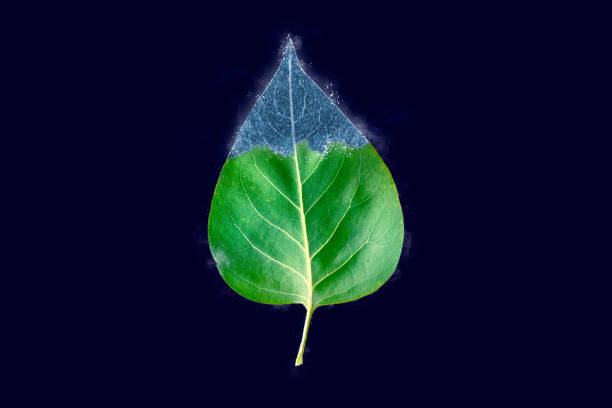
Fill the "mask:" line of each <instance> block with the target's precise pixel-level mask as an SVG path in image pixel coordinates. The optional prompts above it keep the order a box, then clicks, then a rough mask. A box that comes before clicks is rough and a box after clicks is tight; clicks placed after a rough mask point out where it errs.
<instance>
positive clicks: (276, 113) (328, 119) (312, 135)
mask: <svg viewBox="0 0 612 408" xmlns="http://www.w3.org/2000/svg"><path fill="white" fill-rule="evenodd" d="M302 140H306V141H307V142H308V145H309V146H310V148H311V149H312V150H317V151H320V152H323V151H325V147H326V146H327V145H328V144H329V143H332V142H344V143H345V145H347V146H352V147H356V148H358V147H362V146H364V145H366V144H367V143H368V141H367V140H366V138H365V137H364V136H363V134H362V133H361V132H360V131H359V129H357V128H356V127H355V125H353V124H352V123H351V122H350V121H349V120H348V118H347V117H346V116H345V115H344V114H343V113H342V112H341V111H340V109H338V107H337V106H336V105H335V104H334V103H333V101H332V100H331V99H330V98H329V97H328V96H327V95H326V94H325V93H324V92H323V91H322V90H321V88H319V87H318V86H317V84H316V83H315V82H314V81H313V80H312V79H310V77H309V76H308V75H307V74H306V72H304V70H303V69H302V67H301V66H300V63H299V60H298V58H297V55H296V53H295V48H294V46H293V42H292V41H291V39H289V41H288V43H287V47H286V48H285V52H284V57H283V60H282V61H281V63H280V66H279V67H278V70H277V71H276V73H275V74H274V76H273V77H272V80H271V81H270V83H269V84H268V86H267V87H266V89H265V90H264V92H263V93H262V94H261V96H260V97H259V98H258V99H257V101H256V102H255V106H253V109H252V110H251V112H250V113H249V115H248V116H247V118H246V120H245V121H244V124H243V125H242V127H241V128H240V130H239V132H238V136H237V138H236V141H235V142H234V146H233V147H232V150H231V151H230V157H236V156H238V155H240V154H241V153H244V152H248V151H250V150H251V149H252V148H253V147H254V146H262V147H269V148H270V149H271V150H273V151H274V152H276V153H279V154H283V155H285V156H289V155H292V154H293V150H294V146H295V145H296V144H297V143H299V142H301V141H302Z"/></svg>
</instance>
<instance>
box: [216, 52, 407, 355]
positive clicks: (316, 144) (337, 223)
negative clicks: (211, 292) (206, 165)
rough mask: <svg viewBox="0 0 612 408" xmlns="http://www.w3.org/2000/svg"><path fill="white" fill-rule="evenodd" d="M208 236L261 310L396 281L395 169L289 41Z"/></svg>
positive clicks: (222, 184) (345, 297)
mask: <svg viewBox="0 0 612 408" xmlns="http://www.w3.org/2000/svg"><path fill="white" fill-rule="evenodd" d="M208 235H209V242H210V249H211V252H212V255H213V257H214V259H215V261H216V263H217V268H218V269H219V272H220V273H221V276H222V277H223V279H224V280H225V282H227V284H228V285H229V286H230V287H231V288H232V289H234V290H235V291H236V292H238V293H239V294H240V295H242V296H244V297H245V298H247V299H250V300H252V301H255V302H260V303H266V304H273V305H283V304H291V303H299V304H302V305H304V306H305V307H306V319H305V322H304V331H303V335H302V341H301V343H300V348H299V351H298V356H297V359H296V363H295V364H296V365H300V364H302V359H303V353H304V347H305V344H306V337H307V334H308V328H309V325H310V320H311V318H312V314H313V312H314V311H315V309H316V308H317V307H319V306H323V305H331V304H336V303H344V302H350V301H353V300H356V299H359V298H361V297H363V296H365V295H368V294H370V293H372V292H374V291H376V290H377V289H378V288H379V287H380V286H381V285H382V284H383V283H384V282H386V281H387V279H389V277H390V276H391V275H392V273H393V271H394V270H395V268H396V266H397V262H398V260H399V256H400V252H401V249H402V242H403V235H404V227H403V217H402V211H401V207H400V203H399V198H398V195H397V190H396V188H395V184H394V182H393V179H392V177H391V174H390V173H389V170H388V169H387V167H386V166H385V164H384V163H383V161H382V160H381V158H380V156H379V155H378V154H377V153H376V151H375V150H374V148H373V147H372V145H371V144H369V143H368V141H367V140H366V138H365V137H364V136H363V135H362V134H361V132H360V131H359V130H358V129H357V128H356V127H355V126H354V125H353V124H352V123H351V122H350V121H349V120H348V119H347V118H346V116H344V114H343V113H342V112H341V111H340V110H339V109H338V108H337V107H336V106H335V105H334V103H333V102H332V101H331V100H330V99H329V98H328V97H327V95H326V94H325V93H324V92H323V91H322V90H321V89H320V88H319V87H318V86H317V85H316V84H315V83H314V82H313V81H312V80H311V79H310V78H309V77H308V75H307V74H306V73H305V72H304V71H303V69H302V68H301V66H300V64H299V61H298V59H297V56H296V54H295V49H294V47H293V44H292V43H291V40H289V43H288V45H287V48H286V50H285V55H284V57H283V60H282V62H281V63H280V66H279V68H278V70H277V71H276V73H275V74H274V77H273V78H272V80H271V81H270V83H269V85H268V87H267V88H266V89H265V91H264V92H263V93H262V95H261V96H260V97H259V98H258V100H257V102H256V103H255V106H254V107H253V109H252V110H251V112H250V113H249V115H248V117H247V118H246V120H245V122H244V124H243V126H242V127H241V129H240V131H239V133H238V136H237V139H236V141H235V143H234V146H233V147H232V150H231V152H230V156H229V157H228V159H227V161H226V163H225V164H224V166H223V169H222V170H221V175H220V176H219V181H218V183H217V186H216V189H215V193H214V196H213V200H212V205H211V210H210V215H209V221H208Z"/></svg>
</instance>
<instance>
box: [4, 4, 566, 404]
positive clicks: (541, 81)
mask: <svg viewBox="0 0 612 408" xmlns="http://www.w3.org/2000/svg"><path fill="white" fill-rule="evenodd" d="M26 15H27V16H28V18H29V22H30V23H31V26H30V27H36V29H35V30H30V29H25V28H22V29H21V31H17V34H16V36H17V37H19V38H20V39H21V40H24V41H26V42H28V43H29V44H30V45H29V46H28V47H23V48H20V53H21V56H22V57H23V58H26V57H32V56H33V57H34V58H33V60H34V62H33V63H32V64H26V63H24V64H23V68H22V74H25V75H26V76H27V77H29V79H30V80H29V85H28V87H24V88H23V92H22V93H21V97H22V98H23V100H24V101H25V100H28V103H34V104H36V105H38V106H39V107H44V108H45V109H43V111H44V113H42V114H41V116H39V117H38V118H39V120H40V122H39V123H41V124H44V126H45V127H46V128H47V129H48V131H47V132H46V133H45V135H48V137H47V138H45V140H44V141H41V142H40V143H41V144H40V145H39V147H42V149H40V151H39V153H36V155H37V158H39V159H40V160H39V162H38V165H39V167H37V168H36V169H30V170H29V171H30V172H32V173H35V174H36V177H38V178H40V179H42V180H43V181H44V183H43V185H44V186H45V187H44V188H45V190H44V194H45V197H46V201H45V203H46V205H45V207H46V210H48V211H49V213H50V214H53V216H51V217H49V218H48V219H47V220H46V222H50V223H51V225H50V226H49V227H48V228H47V227H45V231H47V232H52V233H51V234H50V235H49V234H46V235H45V236H46V237H49V236H50V238H46V239H47V240H49V241H52V242H51V243H50V244H49V245H42V248H41V249H40V251H41V252H39V253H40V254H41V255H40V256H41V260H42V259H44V260H51V261H56V262H55V264H54V265H56V266H53V267H52V268H51V267H48V269H44V270H46V271H48V273H44V274H43V277H42V278H41V279H36V280H32V282H31V283H30V286H29V290H30V291H31V294H34V297H35V298H36V299H37V303H26V302H24V304H23V306H21V309H19V310H20V312H22V313H24V314H25V313H30V312H32V316H33V317H32V318H31V319H29V320H28V321H27V323H24V321H25V320H24V321H21V322H20V324H21V325H22V327H23V328H24V329H25V328H27V329H33V330H34V332H35V333H36V334H35V335H33V336H24V340H23V343H22V345H24V346H25V347H26V348H27V349H28V350H29V352H28V354H27V355H28V358H27V359H24V363H23V364H22V365H21V367H20V369H19V370H18V371H17V372H16V374H15V376H16V377H17V378H21V377H23V378H28V379H30V378H34V379H36V380H37V381H39V382H40V383H41V384H46V385H45V386H43V387H42V388H37V389H39V390H40V392H41V393H42V394H44V395H46V396H48V397H49V398H60V399H62V400H76V401H80V402H81V403H82V406H89V405H91V404H92V403H94V402H100V401H107V402H108V401H124V402H132V403H135V404H138V403H141V402H142V403H144V402H149V401H150V402H165V403H167V404H171V405H173V406H185V405H189V406H191V405H204V404H206V403H210V401H211V399H212V398H213V395H221V396H222V398H223V400H221V401H220V402H217V403H215V404H214V405H213V406H216V404H221V403H230V404H231V403H233V402H234V401H235V400H237V399H240V398H245V399H247V400H248V401H251V402H252V403H256V404H257V405H260V404H261V405H263V404H266V403H267V402H268V401H271V400H281V401H282V400H285V401H290V400H288V399H287V398H290V399H291V401H296V400H302V399H306V400H307V399H309V398H314V401H319V402H322V401H325V402H328V401H329V402H331V401H340V402H342V401H344V402H346V403H348V401H349V400H351V399H352V398H355V397H357V399H358V400H362V401H364V402H365V401H367V400H368V399H369V398H371V397H376V398H379V399H380V398H382V399H394V400H395V402H397V403H402V404H403V403H405V404H407V405H416V406H435V405H437V404H439V403H446V404H448V403H450V402H452V403H453V405H457V404H458V403H468V402H471V403H485V404H489V405H488V406H499V405H501V404H503V403H505V402H511V401H524V400H525V399H526V398H534V395H537V397H536V398H540V399H545V398H546V397H545V396H546V395H547V393H550V392H552V393H560V392H562V390H560V389H558V388H557V386H556V385H555V383H554V382H552V381H549V380H550V375H549V374H550V373H551V372H556V373H559V372H562V371H563V368H564V367H565V364H566V363H567V358H568V357H564V358H559V356H560V355H564V353H563V352H562V347H561V345H560V344H559V343H558V342H557V340H556V339H557V336H556V333H559V328H558V325H559V323H560V322H561V321H567V319H571V318H572V316H571V313H569V312H568V313H565V314H564V313H563V312H564V311H569V309H570V307H569V306H560V305H558V304H555V302H554V299H556V297H557V296H561V295H560V294H557V293H556V292H555V290H556V288H557V287H558V285H560V283H559V279H562V278H563V277H562V276H561V277H560V276H559V275H557V276H556V278H555V279H550V277H551V276H552V272H551V271H550V270H548V269H547V262H548V261H547V260H546V254H547V253H548V251H550V247H549V245H551V244H550V243H549V242H548V241H546V240H543V239H542V238H541V237H542V231H543V230H546V229H549V227H551V226H552V225H557V224H556V223H555V222H553V221H554V220H553V219H554V218H555V216H556V215H558V214H557V213H555V210H554V209H551V208H548V207H546V208H545V206H544V205H543V204H541V203H540V202H538V201H537V200H536V198H535V197H537V196H538V195H541V194H542V193H544V194H546V192H547V189H550V188H552V187H553V186H554V185H555V183H556V181H554V180H553V179H552V178H551V177H550V172H549V170H548V167H547V166H544V165H543V164H542V163H543V161H542V160H543V159H544V158H545V157H547V155H550V154H551V152H554V151H555V149H556V148H557V147H556V146H557V145H555V144H553V143H550V141H551V140H552V136H551V135H549V134H548V133H547V132H545V131H544V129H545V127H544V126H543V125H542V124H543V123H545V122H546V118H547V115H549V112H548V111H547V109H546V107H545V104H544V103H543V101H544V95H547V96H550V92H551V91H554V90H556V89H557V88H555V86H554V85H555V84H557V83H559V81H560V80H561V79H562V78H560V74H558V73H556V72H555V71H554V70H551V69H549V66H548V65H547V64H546V62H547V61H548V60H549V59H551V58H553V57H552V55H553V54H554V53H555V52H557V51H558V50H559V47H561V45H558V44H557V43H556V42H553V41H552V37H553V34H552V33H551V32H550V31H549V30H547V29H543V27H544V26H543V24H544V23H547V22H549V20H550V18H551V15H552V16H554V15H555V9H545V10H544V9H542V10H540V9H536V8H525V9H520V10H519V9H514V8H513V7H510V6H508V7H505V6H504V7H503V6H496V7H492V6H487V5H486V4H480V5H469V6H468V5H463V4H461V5H460V4H456V5H442V4H430V5H427V6H425V5H410V6H405V8H402V9H399V8H397V9H389V8H386V7H382V6H381V7H376V5H375V4H368V5H357V4H354V5H352V6H349V7H347V8H336V7H334V6H332V4H331V2H329V4H326V5H323V6H317V5H315V4H309V3H300V4H290V3H287V4H286V5H285V6H283V7H282V8H280V9H272V8H270V9H266V8H265V7H264V6H261V5H257V6H255V7H244V6H241V5H238V4H234V5H231V6H230V7H228V8H227V9H225V10H221V9H215V8H213V6H212V5H209V6H201V7H185V8H181V7H178V6H176V7H165V6H151V5H143V6H141V7H136V6H130V7H127V6H124V7H113V8H111V7H106V6H100V7H87V8H85V7H82V6H81V7H79V6H71V7H65V8H59V9H58V8H49V9H40V8H39V9H32V10H29V11H28V12H27V14H26ZM50 15H54V16H58V17H57V18H56V19H50V18H49V16H50ZM288 34H291V35H292V36H294V39H295V40H296V44H297V52H298V55H299V57H300V58H301V59H302V60H303V61H304V62H305V63H306V64H307V65H306V67H307V69H308V71H309V72H310V73H311V74H312V75H313V77H314V78H315V80H317V82H319V84H325V83H331V84H332V85H333V89H334V90H335V91H337V93H338V94H339V95H340V107H341V109H342V110H343V111H344V112H346V113H347V114H348V116H349V117H350V118H352V119H355V120H356V123H357V124H358V125H360V126H361V127H362V129H363V130H364V131H365V133H366V135H367V136H368V137H369V138H370V140H371V142H372V143H373V145H374V146H375V147H376V149H377V150H378V151H379V153H380V154H381V156H382V157H383V159H384V161H385V162H386V163H387V165H388V167H389V169H390V170H391V173H392V174H393V177H394V179H395V182H396V184H397V187H398V190H399V193H400V199H401V202H402V205H403V209H404V217H405V223H406V229H407V235H406V237H407V243H406V246H405V250H404V253H403V255H402V258H401V259H400V263H399V266H398V271H397V272H396V274H395V275H394V276H393V277H392V278H391V280H390V281H389V282H388V283H386V284H385V285H384V286H383V287H382V288H381V289H380V290H379V291H378V292H376V293H375V294H373V295H371V296H368V297H366V298H363V299H361V300H359V301H358V302H354V303H350V304H345V305H337V306H334V307H324V308H321V309H319V310H317V311H316V313H315V315H314V318H313V322H312V327H311V331H310V335H309V339H308V345H307V346H308V348H307V352H306V354H305V357H304V366H302V367H300V368H299V369H295V368H293V361H294V359H295V354H296V352H297V347H298V344H299V340H300V335H301V330H302V324H303V319H304V310H303V308H302V307H301V306H291V307H282V308H281V307H272V306H265V305H260V304H256V303H252V302H250V301H247V300H246V299H243V298H241V297H240V296H238V295H236V294H234V293H233V292H232V291H231V290H230V289H229V288H228V287H227V286H226V285H225V284H224V283H223V281H222V279H221V278H220V276H219V275H218V273H217V271H216V268H215V266H214V262H213V261H212V258H211V256H210V253H209V250H208V246H207V242H206V223H207V215H208V208H209V205H210V201H211V198H212V194H213V191H214V187H215V183H216V180H217V177H218V175H219V172H220V170H221V167H222V165H223V163H224V161H225V158H226V155H227V153H228V152H229V148H230V146H231V142H232V139H233V135H234V131H235V130H236V129H237V127H238V126H239V125H240V124H241V121H242V120H243V119H244V118H245V117H246V114H247V113H248V111H249V109H250V107H251V106H252V104H253V103H254V101H255V96H256V94H257V93H258V92H259V91H261V90H262V89H263V87H264V86H265V84H266V82H267V80H268V79H269V78H270V77H271V74H272V73H273V70H274V69H275V68H276V66H277V64H278V62H279V57H280V50H281V45H282V42H283V40H284V38H285V37H286V35H288ZM20 61H21V60H20ZM310 64H311V65H310ZM41 67H43V68H42V69H41ZM33 95H36V97H34V96H33ZM20 101H21V100H18V102H16V103H20ZM30 122H31V121H25V122H24V123H30ZM49 129H51V130H49ZM557 142H558V140H557ZM47 148H48V149H47ZM51 150H54V151H55V150H57V151H60V152H61V154H58V155H56V154H55V153H54V154H53V155H51V154H48V153H49V152H51ZM45 163H50V165H49V166H46V165H45ZM51 168H53V172H51V171H50V170H49V171H47V170H45V169H51ZM534 170H538V171H534ZM66 181H67V183H64V182H66ZM543 210H546V215H547V217H548V218H547V217H544V216H542V214H543V212H544V211H543ZM65 238H67V239H66V240H64V239H65ZM551 299H553V300H551ZM560 336H561V335H560ZM41 339H44V340H41ZM455 403H457V404H455ZM167 404H166V405H167ZM379 404H381V405H382V406H387V403H383V402H380V401H379Z"/></svg>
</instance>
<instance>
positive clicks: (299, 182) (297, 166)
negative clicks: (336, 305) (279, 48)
mask: <svg viewBox="0 0 612 408" xmlns="http://www.w3.org/2000/svg"><path fill="white" fill-rule="evenodd" d="M291 62H292V61H291V54H289V60H288V64H287V65H288V71H289V75H288V82H289V119H290V120H291V138H292V140H293V159H294V160H295V172H296V176H297V187H298V198H299V204H300V205H299V213H300V220H301V222H302V231H303V234H304V245H303V246H302V248H303V252H304V260H305V264H306V274H307V276H308V279H307V281H308V282H307V283H308V296H307V304H306V305H304V306H306V309H307V310H308V311H310V309H311V308H312V292H313V286H312V268H311V263H310V248H309V246H308V232H307V230H306V214H305V213H304V199H303V197H302V180H301V176H300V164H299V161H298V156H297V144H296V142H295V119H294V117H293V86H292V83H291V70H292V67H291Z"/></svg>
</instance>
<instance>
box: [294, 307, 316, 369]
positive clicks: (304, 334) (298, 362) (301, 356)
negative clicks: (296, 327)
mask: <svg viewBox="0 0 612 408" xmlns="http://www.w3.org/2000/svg"><path fill="white" fill-rule="evenodd" d="M312 312H313V308H312V306H310V305H307V306H306V319H305V321H304V331H303V332H302V342H301V343H300V349H299V350H298V354H297V358H296V359H295V366H296V367H297V366H301V365H302V362H303V359H304V348H305V347H306V337H307V336H308V328H309V327H310V320H311V319H312Z"/></svg>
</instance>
